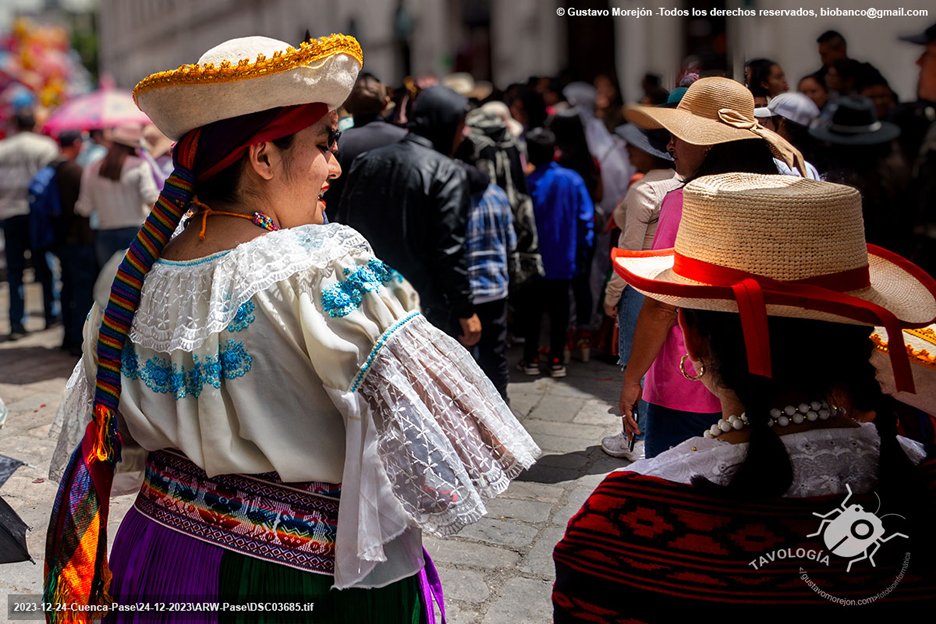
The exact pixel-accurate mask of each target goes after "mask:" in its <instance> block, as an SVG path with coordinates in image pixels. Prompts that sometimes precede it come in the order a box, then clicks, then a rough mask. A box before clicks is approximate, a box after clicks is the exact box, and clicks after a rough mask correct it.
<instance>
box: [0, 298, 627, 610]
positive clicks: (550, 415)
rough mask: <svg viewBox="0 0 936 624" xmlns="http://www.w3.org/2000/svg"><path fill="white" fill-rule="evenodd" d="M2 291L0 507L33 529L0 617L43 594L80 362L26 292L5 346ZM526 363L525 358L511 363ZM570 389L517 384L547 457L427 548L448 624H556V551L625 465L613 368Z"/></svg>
mask: <svg viewBox="0 0 936 624" xmlns="http://www.w3.org/2000/svg"><path fill="white" fill-rule="evenodd" d="M6 288H7V286H6V284H5V283H4V284H2V289H0V317H2V320H0V336H3V338H0V397H2V399H3V401H4V402H5V403H6V406H7V408H8V410H9V417H8V419H7V421H6V425H5V426H4V427H3V428H2V429H0V454H2V455H7V456H9V457H13V458H15V459H18V460H20V461H22V462H24V463H25V464H26V465H24V466H21V467H20V468H19V469H18V470H17V471H16V472H15V473H14V474H13V476H12V477H11V478H10V479H9V481H7V482H6V484H5V485H3V486H2V488H0V495H2V496H3V498H4V499H5V500H6V501H7V502H8V503H9V504H10V505H11V506H12V507H13V508H14V509H15V510H16V511H17V512H18V513H19V514H20V516H21V517H22V518H23V519H24V521H25V522H26V523H27V524H28V525H29V526H31V527H32V531H31V532H30V533H29V535H28V543H29V551H30V554H31V555H32V557H33V559H35V561H36V565H33V564H31V563H29V562H24V563H18V564H8V565H4V566H3V567H2V569H0V572H2V573H0V601H2V602H0V605H2V609H3V611H2V612H3V613H4V614H5V613H6V603H7V600H6V596H7V595H8V594H37V593H40V591H41V583H42V557H43V549H44V543H45V533H46V523H47V521H48V517H49V512H50V509H51V506H52V500H53V498H54V495H55V491H56V484H55V483H52V482H50V481H49V480H48V466H49V461H50V457H51V454H52V451H53V449H54V448H55V440H54V439H50V438H49V437H48V431H49V427H50V425H51V423H52V420H53V418H54V416H55V411H56V408H57V407H58V404H59V402H60V399H61V391H62V389H63V388H64V385H65V381H66V379H67V378H68V376H69V375H70V373H71V370H72V368H73V367H74V364H75V362H76V360H75V359H74V358H72V357H70V356H69V355H68V354H67V353H65V352H63V351H60V350H59V349H58V348H57V347H58V345H59V344H60V342H61V339H62V335H61V328H57V329H52V330H48V331H41V330H42V315H41V312H40V311H39V304H40V301H41V295H40V292H39V290H38V288H37V287H36V286H35V285H32V284H31V285H30V286H29V288H28V289H27V290H28V292H27V305H28V309H29V310H30V312H31V314H30V319H29V324H28V325H27V329H28V330H30V331H31V333H30V334H29V335H28V336H27V337H26V338H24V339H22V340H20V341H17V342H6V341H5V340H6V338H5V336H6V335H7V334H8V333H9V325H8V321H7V314H6V310H7V291H6ZM511 355H512V362H513V361H515V360H516V359H517V358H519V356H520V353H519V349H518V348H514V349H513V350H512V352H511ZM568 370H569V374H568V376H567V377H565V378H563V379H551V378H549V377H527V376H525V375H523V374H521V373H518V372H516V371H515V372H513V373H512V375H513V379H512V383H511V384H510V388H509V394H510V398H511V407H512V408H513V410H514V411H515V413H516V414H517V415H518V417H519V418H520V420H521V422H522V423H523V425H524V426H525V427H526V428H527V430H528V431H529V432H530V433H531V434H532V436H533V438H534V439H535V440H536V441H537V443H538V444H539V445H540V447H541V448H542V449H543V457H542V458H541V459H540V461H539V463H537V465H535V466H534V467H533V468H532V469H531V470H529V471H528V472H526V473H524V474H523V475H521V476H520V478H519V479H517V480H516V481H515V482H514V483H513V484H512V485H511V486H510V488H509V489H508V490H507V491H506V492H505V493H504V494H503V495H501V496H500V497H499V498H498V499H496V500H494V501H492V502H491V504H490V505H489V506H488V515H487V517H485V518H484V519H482V520H481V521H479V522H478V523H476V524H474V525H471V526H469V527H468V528H466V529H464V530H463V531H462V532H461V533H459V534H458V535H457V536H455V537H453V538H450V539H447V540H442V539H433V538H425V546H426V548H427V550H428V551H429V553H430V554H431V555H432V557H433V559H434V560H435V562H436V566H437V567H438V569H439V574H440V576H441V579H442V585H443V589H444V592H445V596H446V606H447V610H448V613H447V615H448V621H449V622H453V623H454V624H501V623H503V624H507V623H509V624H523V623H528V622H529V623H537V624H540V623H544V622H549V621H551V616H552V607H551V603H550V591H551V588H552V581H553V565H552V558H551V555H552V549H553V546H554V545H555V544H556V542H557V541H558V540H559V539H560V538H561V536H562V534H563V530H564V527H565V525H566V523H567V522H568V520H569V518H570V517H571V516H572V515H573V514H574V513H575V512H576V511H577V510H578V509H579V507H580V506H581V504H582V503H583V501H584V500H585V498H586V497H587V496H588V494H589V493H590V492H591V491H592V489H594V487H595V486H596V485H597V484H598V483H599V482H600V481H601V479H602V478H603V477H604V475H606V474H607V473H608V472H610V471H612V470H614V469H616V468H619V467H621V466H624V465H626V463H627V462H626V460H619V459H614V458H611V457H608V456H607V455H605V454H604V453H603V452H602V451H601V449H600V447H599V446H598V444H599V442H600V439H601V437H602V436H604V435H608V434H612V433H614V432H615V431H616V430H617V429H618V427H620V424H619V423H620V421H619V420H618V419H617V418H616V417H614V416H612V415H611V414H609V408H611V407H612V406H613V405H614V404H616V402H617V395H618V392H619V390H620V385H619V384H620V374H619V373H618V370H617V368H616V367H614V366H611V365H608V364H605V363H602V362H598V361H594V360H593V361H592V362H590V363H587V364H582V363H579V362H575V361H573V362H572V364H571V365H570V366H569V369H568ZM132 502H133V501H132V497H129V496H125V497H122V498H118V499H114V500H113V502H112V505H111V516H110V521H111V522H110V529H109V537H110V538H111V539H113V537H114V534H115V532H116V529H117V526H118V525H119V523H120V519H121V518H122V517H123V515H124V513H125V512H126V510H127V509H128V507H129V506H130V505H131V504H132Z"/></svg>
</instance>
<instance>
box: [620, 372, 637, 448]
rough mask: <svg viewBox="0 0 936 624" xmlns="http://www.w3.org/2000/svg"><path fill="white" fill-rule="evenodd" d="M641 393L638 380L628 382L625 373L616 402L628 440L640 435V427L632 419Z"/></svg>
mask: <svg viewBox="0 0 936 624" xmlns="http://www.w3.org/2000/svg"><path fill="white" fill-rule="evenodd" d="M641 392H642V388H641V387H640V380H639V379H638V380H637V381H636V382H633V381H630V380H629V379H628V378H627V374H626V373H625V375H624V385H623V386H622V387H621V398H620V399H619V400H618V409H619V410H620V411H621V417H622V418H623V420H624V432H625V433H627V434H628V438H632V437H633V436H635V435H637V434H639V433H640V427H638V426H637V421H636V420H635V419H634V406H635V405H636V404H637V402H638V401H640V395H641Z"/></svg>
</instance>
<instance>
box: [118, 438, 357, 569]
mask: <svg viewBox="0 0 936 624" xmlns="http://www.w3.org/2000/svg"><path fill="white" fill-rule="evenodd" d="M340 494H341V486H340V485H335V484H330V483H317V482H310V483H291V484H284V483H282V482H281V481H280V480H279V478H278V477H277V475H276V473H265V474H262V475H253V476H247V475H220V476H217V477H212V478H209V477H208V476H207V475H206V474H205V472H204V471H203V470H201V469H200V468H199V467H198V466H196V465H195V464H193V463H192V462H190V461H189V460H188V459H186V458H185V457H183V456H180V455H177V454H176V453H174V452H169V451H156V452H153V453H150V454H149V455H148V457H147V459H146V477H145V480H144V482H143V487H142V488H141V490H140V494H139V495H138V496H137V499H136V502H135V507H136V509H137V510H138V511H139V512H140V513H143V514H144V515H146V516H148V517H149V518H151V519H152V520H155V521H156V522H158V523H160V524H162V525H164V526H167V527H169V528H171V529H173V530H176V531H178V532H180V533H183V534H185V535H189V536H191V537H194V538H196V539H199V540H202V541H204V542H208V543H211V544H215V545H217V546H220V547H221V548H226V549H228V550H233V551H236V552H238V553H241V554H243V555H246V556H249V557H255V558H257V559H263V560H265V561H270V562H272V563H278V564H282V565H286V566H290V567H292V568H296V569H299V570H304V571H307V572H314V573H316V574H334V573H335V534H336V531H337V527H338V499H339V496H340Z"/></svg>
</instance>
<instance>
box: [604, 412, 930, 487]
mask: <svg viewBox="0 0 936 624" xmlns="http://www.w3.org/2000/svg"><path fill="white" fill-rule="evenodd" d="M780 439H781V440H782V441H783V444H784V445H785V446H786V448H787V453H789V455H790V463H791V464H792V466H793V483H792V484H791V485H790V489H789V490H787V492H786V494H785V495H784V496H788V497H793V498H804V497H808V496H830V495H840V494H846V493H847V490H846V489H845V484H846V483H847V484H849V485H850V486H851V489H852V492H854V493H856V494H864V493H867V492H870V491H871V490H872V489H873V488H874V486H875V484H876V483H877V480H878V475H877V468H878V457H879V455H880V452H881V438H880V437H879V436H878V433H877V428H876V427H875V426H874V425H873V424H871V423H863V424H861V426H859V427H848V428H833V429H811V430H807V431H802V432H799V433H793V434H790V435H785V436H781V437H780ZM897 441H898V442H899V443H900V446H901V448H902V449H903V450H904V452H905V453H906V454H907V456H908V457H909V458H910V460H911V461H912V462H913V463H914V464H918V463H920V461H922V460H923V459H924V457H925V455H926V453H925V451H924V450H923V445H922V444H920V443H919V442H915V441H913V440H910V439H908V438H904V437H902V436H898V438H897ZM747 448H748V445H747V443H742V444H731V443H730V442H724V441H722V440H719V439H718V438H703V437H697V438H690V439H688V440H686V441H685V442H682V443H681V444H679V445H678V446H674V447H673V448H671V449H669V450H668V451H665V452H663V453H660V454H659V455H657V456H656V457H654V458H652V459H643V460H641V461H638V462H634V463H633V464H631V465H630V466H627V467H626V468H622V470H624V471H627V472H636V473H637V474H642V475H646V476H651V477H660V478H661V479H666V480H667V481H673V482H674V483H684V484H689V483H690V482H691V481H692V477H694V476H696V475H700V476H702V477H705V478H706V479H708V480H709V481H711V482H712V483H717V484H719V485H725V484H727V483H728V482H729V481H730V480H731V477H732V475H734V472H735V470H736V469H737V467H738V465H740V464H741V462H743V461H744V458H745V456H746V455H747Z"/></svg>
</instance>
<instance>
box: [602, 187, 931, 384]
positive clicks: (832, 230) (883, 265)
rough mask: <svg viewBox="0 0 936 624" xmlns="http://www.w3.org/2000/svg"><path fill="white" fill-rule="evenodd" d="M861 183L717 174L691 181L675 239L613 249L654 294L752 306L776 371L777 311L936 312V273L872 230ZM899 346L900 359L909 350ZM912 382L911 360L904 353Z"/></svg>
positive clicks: (751, 338)
mask: <svg viewBox="0 0 936 624" xmlns="http://www.w3.org/2000/svg"><path fill="white" fill-rule="evenodd" d="M861 215H862V213H861V196H860V194H859V193H858V191H856V190H855V189H853V188H850V187H847V186H841V185H838V184H831V183H828V182H818V181H815V180H808V179H804V178H795V177H791V176H783V175H760V174H749V173H730V174H723V175H717V176H706V177H702V178H699V179H698V180H694V181H693V182H691V183H689V184H687V185H686V186H685V188H684V190H683V207H682V218H681V221H680V224H679V233H678V234H677V237H676V245H675V248H674V249H667V250H657V251H625V250H620V249H616V250H615V251H614V252H612V258H613V261H614V268H615V270H616V271H617V272H618V273H619V274H620V275H621V277H623V278H624V279H625V280H626V281H627V283H629V284H630V285H631V286H633V287H634V288H636V289H637V290H638V291H640V292H642V293H644V294H646V295H647V296H649V297H652V298H654V299H658V300H660V301H663V302H666V303H669V304H671V305H673V306H677V307H682V308H694V309H700V310H715V311H725V312H736V313H740V314H741V321H742V326H743V327H744V336H745V343H746V344H747V347H748V361H749V363H750V369H751V372H753V373H757V374H761V375H766V376H770V358H769V341H768V340H767V318H766V317H767V316H768V315H770V316H787V317H796V318H809V319H818V320H823V321H830V322H836V323H852V324H859V325H883V326H885V327H887V329H888V331H890V332H899V331H900V329H901V327H921V326H925V325H928V324H930V323H932V322H933V320H934V319H936V281H934V280H933V278H932V277H930V276H929V275H928V274H927V273H926V272H924V271H923V270H922V269H920V268H918V267H917V266H915V265H914V264H912V263H910V262H909V261H907V260H905V259H903V258H901V257H900V256H897V255H896V254H894V253H892V252H889V251H887V250H884V249H881V248H879V247H875V246H873V245H868V244H866V243H865V239H864V225H863V221H862V216H861ZM898 356H899V357H898ZM891 359H892V363H893V365H894V370H895V374H896V377H897V387H898V388H899V389H900V390H908V389H911V391H912V387H913V384H912V376H911V375H910V368H909V364H908V363H907V360H906V357H902V353H899V352H896V351H895V352H892V354H891Z"/></svg>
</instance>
